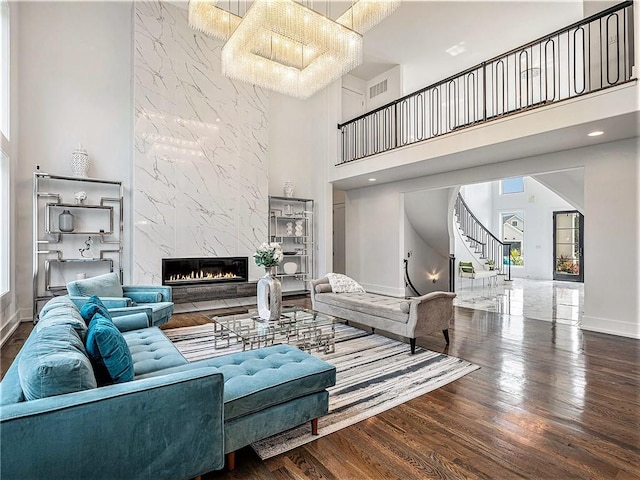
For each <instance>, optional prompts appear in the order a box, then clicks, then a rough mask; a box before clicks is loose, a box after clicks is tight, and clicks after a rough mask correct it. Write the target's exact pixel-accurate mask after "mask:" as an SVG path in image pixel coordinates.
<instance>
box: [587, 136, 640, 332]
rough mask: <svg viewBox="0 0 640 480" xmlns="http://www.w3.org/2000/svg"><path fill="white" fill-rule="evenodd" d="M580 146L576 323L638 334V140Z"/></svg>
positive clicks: (639, 238) (592, 327)
mask: <svg viewBox="0 0 640 480" xmlns="http://www.w3.org/2000/svg"><path fill="white" fill-rule="evenodd" d="M584 150H585V152H584V153H585V157H586V158H585V163H586V168H585V175H584V182H585V217H584V231H585V237H584V252H585V259H584V275H585V281H584V316H583V325H582V328H584V329H585V330H594V331H598V332H604V333H613V334H616V335H625V336H631V337H635V338H640V308H639V305H638V298H639V293H640V281H639V276H640V274H639V271H640V261H639V260H640V257H639V256H638V243H639V242H640V231H639V228H638V226H639V225H640V222H639V217H640V198H639V197H638V177H639V175H640V172H639V162H640V155H639V153H638V152H639V145H638V139H637V138H636V139H632V140H627V141H624V142H616V143H615V144H604V145H599V146H597V147H593V148H591V149H584Z"/></svg>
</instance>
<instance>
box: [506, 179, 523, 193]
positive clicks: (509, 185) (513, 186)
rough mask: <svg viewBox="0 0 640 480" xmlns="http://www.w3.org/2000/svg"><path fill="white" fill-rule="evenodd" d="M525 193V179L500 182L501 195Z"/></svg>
mask: <svg viewBox="0 0 640 480" xmlns="http://www.w3.org/2000/svg"><path fill="white" fill-rule="evenodd" d="M522 192H524V178H522V177H515V178H505V179H504V180H502V181H501V182H500V194H501V195H506V194H508V193H522Z"/></svg>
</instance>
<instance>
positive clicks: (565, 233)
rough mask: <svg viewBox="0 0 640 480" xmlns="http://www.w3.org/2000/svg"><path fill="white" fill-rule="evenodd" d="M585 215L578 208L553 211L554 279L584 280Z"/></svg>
mask: <svg viewBox="0 0 640 480" xmlns="http://www.w3.org/2000/svg"><path fill="white" fill-rule="evenodd" d="M583 230H584V217H583V216H582V214H581V213H580V212H578V211H577V210H573V211H570V212H553V259H554V265H555V267H554V270H553V279H554V280H565V281H566V280H568V281H570V282H583V281H584V249H583V241H584V232H583Z"/></svg>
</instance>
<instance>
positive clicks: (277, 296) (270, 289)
mask: <svg viewBox="0 0 640 480" xmlns="http://www.w3.org/2000/svg"><path fill="white" fill-rule="evenodd" d="M265 270H266V275H265V276H264V277H262V278H260V279H259V280H258V315H259V316H260V318H261V319H262V320H269V321H273V320H279V319H280V315H281V314H282V285H281V284H280V280H278V279H277V278H276V277H275V267H273V268H266V269H265Z"/></svg>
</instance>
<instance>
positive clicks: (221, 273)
mask: <svg viewBox="0 0 640 480" xmlns="http://www.w3.org/2000/svg"><path fill="white" fill-rule="evenodd" d="M248 261H249V259H248V257H198V258H193V257H190V258H163V259H162V284H163V285H172V286H180V285H209V284H216V283H237V282H246V281H247V280H248V274H247V270H248Z"/></svg>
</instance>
